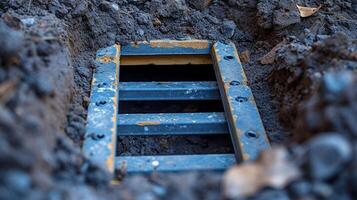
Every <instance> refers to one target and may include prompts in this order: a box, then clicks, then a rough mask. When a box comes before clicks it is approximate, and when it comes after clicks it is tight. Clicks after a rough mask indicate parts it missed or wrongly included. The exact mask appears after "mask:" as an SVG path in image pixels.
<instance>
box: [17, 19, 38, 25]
mask: <svg viewBox="0 0 357 200" xmlns="http://www.w3.org/2000/svg"><path fill="white" fill-rule="evenodd" d="M21 22H22V23H23V24H24V25H26V26H32V25H34V24H35V22H36V21H35V18H32V17H30V18H25V19H21Z"/></svg>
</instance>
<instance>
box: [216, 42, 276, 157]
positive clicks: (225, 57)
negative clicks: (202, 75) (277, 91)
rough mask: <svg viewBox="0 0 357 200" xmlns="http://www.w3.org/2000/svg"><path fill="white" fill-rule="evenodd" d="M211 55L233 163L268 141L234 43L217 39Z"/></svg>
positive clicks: (254, 153)
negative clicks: (230, 143)
mask: <svg viewBox="0 0 357 200" xmlns="http://www.w3.org/2000/svg"><path fill="white" fill-rule="evenodd" d="M211 55H212V59H213V63H214V67H215V72H216V77H217V82H218V87H219V90H220V93H221V97H222V101H223V105H224V109H225V114H226V119H227V122H228V127H229V130H230V133H231V137H232V143H233V146H234V150H235V155H236V159H237V162H242V161H246V160H251V159H252V160H254V159H256V158H257V156H258V155H259V153H260V152H261V151H262V150H264V149H267V148H269V147H270V144H269V140H268V138H267V135H266V133H265V129H264V126H263V122H262V121H261V118H260V115H259V112H258V109H257V107H256V104H255V100H254V96H253V94H252V92H251V89H250V88H249V87H248V86H247V84H248V83H247V78H246V76H245V73H244V69H243V67H242V65H241V62H240V60H239V56H238V53H237V50H236V48H235V45H234V44H233V43H229V44H223V43H220V42H217V43H215V44H214V45H213V48H212V54H211Z"/></svg>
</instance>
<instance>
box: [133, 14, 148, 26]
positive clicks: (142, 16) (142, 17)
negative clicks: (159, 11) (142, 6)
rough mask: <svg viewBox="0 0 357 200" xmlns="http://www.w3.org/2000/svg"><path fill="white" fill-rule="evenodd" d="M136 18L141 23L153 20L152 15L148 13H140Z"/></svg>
mask: <svg viewBox="0 0 357 200" xmlns="http://www.w3.org/2000/svg"><path fill="white" fill-rule="evenodd" d="M136 20H137V22H138V24H139V25H148V24H150V22H151V16H150V15H149V14H147V13H138V16H137V17H136Z"/></svg>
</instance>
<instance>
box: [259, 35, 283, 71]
mask: <svg viewBox="0 0 357 200" xmlns="http://www.w3.org/2000/svg"><path fill="white" fill-rule="evenodd" d="M285 44H286V40H285V39H284V40H283V41H281V42H280V43H279V44H277V45H276V46H275V47H274V48H273V49H272V50H270V51H269V52H268V53H267V54H265V56H263V58H261V59H260V63H261V64H262V65H268V64H273V63H274V61H275V55H276V51H277V50H278V49H279V48H280V47H282V46H283V45H285Z"/></svg>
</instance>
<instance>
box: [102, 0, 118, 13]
mask: <svg viewBox="0 0 357 200" xmlns="http://www.w3.org/2000/svg"><path fill="white" fill-rule="evenodd" d="M99 9H100V10H101V11H104V12H109V11H112V12H114V11H118V10H119V6H118V4H116V3H112V2H109V1H102V2H101V3H100V4H99Z"/></svg>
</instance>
